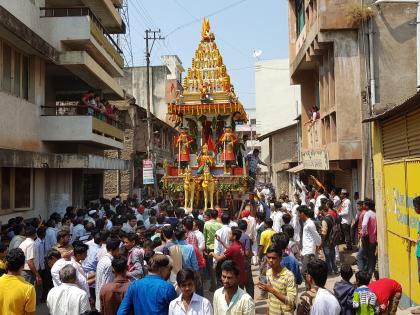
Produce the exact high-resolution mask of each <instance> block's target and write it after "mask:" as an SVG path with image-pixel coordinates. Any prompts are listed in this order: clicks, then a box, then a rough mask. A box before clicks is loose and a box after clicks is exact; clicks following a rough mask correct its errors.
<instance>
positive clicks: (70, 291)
mask: <svg viewBox="0 0 420 315" xmlns="http://www.w3.org/2000/svg"><path fill="white" fill-rule="evenodd" d="M59 274H60V281H61V282H62V284H61V285H60V286H58V287H54V288H52V289H51V290H50V292H49V293H48V297H47V306H48V309H49V311H50V314H51V315H63V314H66V315H79V314H83V313H85V312H88V311H90V304H89V296H88V294H87V293H86V292H85V291H84V290H81V289H80V288H78V287H77V285H76V269H75V268H74V267H73V266H72V265H66V266H64V267H63V268H62V269H61V270H60V272H59Z"/></svg>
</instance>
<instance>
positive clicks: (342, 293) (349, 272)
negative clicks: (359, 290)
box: [334, 264, 356, 315]
mask: <svg viewBox="0 0 420 315" xmlns="http://www.w3.org/2000/svg"><path fill="white" fill-rule="evenodd" d="M340 274H341V278H342V280H341V281H338V282H336V283H335V285H334V295H335V297H336V298H337V299H338V302H339V303H340V305H341V314H342V315H352V314H354V309H353V293H354V290H355V289H356V287H355V286H354V285H353V284H351V283H350V279H351V277H353V269H352V268H351V266H350V265H348V264H343V265H342V266H341V270H340Z"/></svg>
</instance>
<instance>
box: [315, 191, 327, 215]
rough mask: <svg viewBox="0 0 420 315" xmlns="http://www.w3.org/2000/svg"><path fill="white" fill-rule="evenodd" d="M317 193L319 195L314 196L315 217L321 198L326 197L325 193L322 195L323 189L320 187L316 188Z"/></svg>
mask: <svg viewBox="0 0 420 315" xmlns="http://www.w3.org/2000/svg"><path fill="white" fill-rule="evenodd" d="M318 193H319V195H318V197H317V198H316V201H315V209H314V212H315V218H317V217H318V215H319V207H321V200H322V199H327V197H325V195H324V189H322V188H320V189H318Z"/></svg>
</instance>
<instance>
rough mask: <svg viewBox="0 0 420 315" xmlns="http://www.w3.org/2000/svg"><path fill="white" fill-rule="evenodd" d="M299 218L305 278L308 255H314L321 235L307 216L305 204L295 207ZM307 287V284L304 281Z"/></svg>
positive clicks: (307, 211) (319, 244) (307, 210)
mask: <svg viewBox="0 0 420 315" xmlns="http://www.w3.org/2000/svg"><path fill="white" fill-rule="evenodd" d="M297 211H298V213H299V218H300V220H301V221H302V222H303V233H302V275H303V276H304V278H305V275H306V272H307V266H308V262H309V260H310V257H313V255H315V256H316V253H317V248H318V247H319V246H321V242H322V239H321V236H320V235H319V233H318V231H317V230H316V226H315V223H314V222H313V221H312V220H311V219H310V218H309V209H308V207H307V206H300V207H299V208H298V209H297ZM306 287H307V288H309V284H308V283H306Z"/></svg>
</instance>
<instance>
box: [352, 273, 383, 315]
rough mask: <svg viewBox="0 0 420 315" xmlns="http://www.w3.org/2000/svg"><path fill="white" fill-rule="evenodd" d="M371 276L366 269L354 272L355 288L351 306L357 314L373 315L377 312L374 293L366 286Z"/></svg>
mask: <svg viewBox="0 0 420 315" xmlns="http://www.w3.org/2000/svg"><path fill="white" fill-rule="evenodd" d="M371 277H372V276H371V275H370V274H369V273H368V272H366V271H358V272H357V273H356V285H357V289H355V290H354V294H353V308H354V309H355V310H356V314H357V315H374V314H375V313H377V312H378V307H377V305H376V295H375V294H374V293H373V292H372V291H371V290H370V289H369V288H368V285H369V282H370V279H371Z"/></svg>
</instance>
